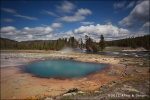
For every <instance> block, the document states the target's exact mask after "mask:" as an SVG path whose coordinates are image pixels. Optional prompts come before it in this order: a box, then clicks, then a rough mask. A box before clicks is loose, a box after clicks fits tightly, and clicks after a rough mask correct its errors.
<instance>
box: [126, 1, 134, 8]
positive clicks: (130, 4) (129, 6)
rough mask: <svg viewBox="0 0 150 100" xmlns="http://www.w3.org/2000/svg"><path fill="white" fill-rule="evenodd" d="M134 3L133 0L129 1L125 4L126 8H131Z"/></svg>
mask: <svg viewBox="0 0 150 100" xmlns="http://www.w3.org/2000/svg"><path fill="white" fill-rule="evenodd" d="M134 4H135V1H132V2H130V3H129V4H128V5H127V7H126V9H129V8H132V7H133V6H134Z"/></svg>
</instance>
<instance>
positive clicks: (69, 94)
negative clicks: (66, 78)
mask: <svg viewBox="0 0 150 100" xmlns="http://www.w3.org/2000/svg"><path fill="white" fill-rule="evenodd" d="M72 95H76V93H75V92H73V93H66V94H64V95H63V96H72Z"/></svg>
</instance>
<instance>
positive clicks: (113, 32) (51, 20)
mask: <svg viewBox="0 0 150 100" xmlns="http://www.w3.org/2000/svg"><path fill="white" fill-rule="evenodd" d="M149 4H150V1H149V0H142V1H141V0H108V1H107V0H99V1H98V0H87V1H86V0H82V1H79V0H71V1H69V0H64V1H61V0H55V1H49V0H44V1H40V0H34V1H29V0H18V1H17V0H15V1H13V0H12V1H5V0H2V1H1V37H3V38H8V39H12V40H16V41H27V40H55V39H58V38H68V37H71V36H74V37H75V38H77V39H78V38H81V37H82V38H84V37H85V35H88V36H90V37H91V38H93V39H94V40H95V41H99V37H100V35H101V34H103V35H104V37H105V40H115V39H121V38H126V37H129V36H138V35H145V34H149V27H150V16H149V15H150V14H149V6H150V5H149Z"/></svg>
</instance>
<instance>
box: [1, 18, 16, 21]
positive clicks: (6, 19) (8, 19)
mask: <svg viewBox="0 0 150 100" xmlns="http://www.w3.org/2000/svg"><path fill="white" fill-rule="evenodd" d="M2 21H3V22H14V20H13V19H11V18H3V19H2Z"/></svg>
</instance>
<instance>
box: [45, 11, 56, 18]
mask: <svg viewBox="0 0 150 100" xmlns="http://www.w3.org/2000/svg"><path fill="white" fill-rule="evenodd" d="M42 13H44V14H48V15H52V16H55V17H59V16H58V15H57V14H55V13H53V12H51V11H47V10H43V11H42Z"/></svg>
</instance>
